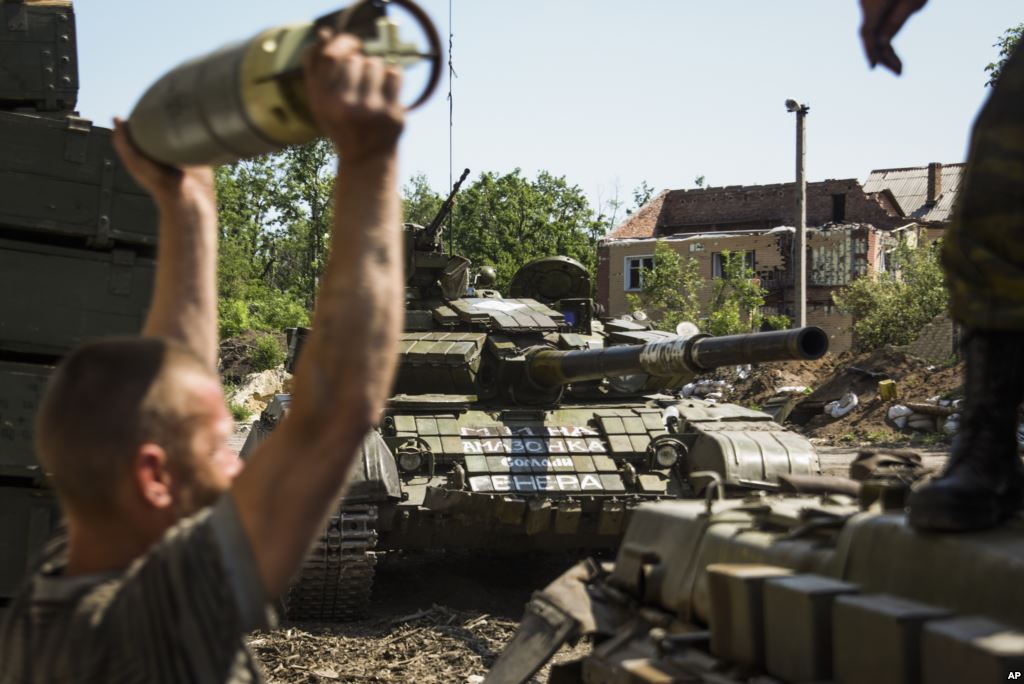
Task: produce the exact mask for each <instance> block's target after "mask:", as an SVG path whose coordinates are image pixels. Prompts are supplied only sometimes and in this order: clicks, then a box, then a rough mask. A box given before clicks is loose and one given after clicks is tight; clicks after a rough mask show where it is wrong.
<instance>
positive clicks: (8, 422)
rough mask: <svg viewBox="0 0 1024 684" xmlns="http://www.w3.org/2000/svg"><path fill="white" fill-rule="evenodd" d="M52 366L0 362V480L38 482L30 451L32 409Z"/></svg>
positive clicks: (36, 468)
mask: <svg viewBox="0 0 1024 684" xmlns="http://www.w3.org/2000/svg"><path fill="white" fill-rule="evenodd" d="M52 371H53V367H52V366H48V365H44V364H35V363H12V362H9V361H0V478H11V477H14V478H19V479H25V480H28V481H29V482H41V481H42V479H43V478H42V472H41V471H40V468H39V466H38V465H37V464H36V458H35V455H34V452H33V449H32V437H33V424H34V422H35V415H36V409H38V408H39V400H40V399H41V398H42V395H43V390H44V389H46V381H47V379H48V378H49V376H50V373H51V372H52Z"/></svg>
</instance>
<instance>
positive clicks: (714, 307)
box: [704, 250, 789, 335]
mask: <svg viewBox="0 0 1024 684" xmlns="http://www.w3.org/2000/svg"><path fill="white" fill-rule="evenodd" d="M755 275H756V274H755V273H754V271H753V269H751V268H749V267H748V266H747V259H746V253H745V252H730V251H728V250H723V251H722V277H721V278H716V279H715V281H714V283H713V284H712V289H713V293H714V294H713V295H712V297H711V305H710V307H709V311H708V316H707V319H706V320H705V324H704V331H705V332H707V333H709V334H711V335H736V334H740V333H748V332H756V331H757V330H760V329H761V326H762V324H765V323H768V324H769V325H770V326H771V327H784V326H785V325H788V323H789V322H788V319H785V317H781V316H773V317H771V319H770V320H766V319H765V317H764V315H763V314H762V313H761V307H763V306H764V296H765V291H764V290H763V289H761V286H760V284H759V283H758V282H757V280H756V279H755Z"/></svg>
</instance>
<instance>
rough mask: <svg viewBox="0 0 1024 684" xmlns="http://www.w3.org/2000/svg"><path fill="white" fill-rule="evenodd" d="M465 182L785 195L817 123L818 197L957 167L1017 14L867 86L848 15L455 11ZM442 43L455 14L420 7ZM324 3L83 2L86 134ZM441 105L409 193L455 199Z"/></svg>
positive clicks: (737, 10)
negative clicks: (426, 186) (796, 109)
mask: <svg viewBox="0 0 1024 684" xmlns="http://www.w3.org/2000/svg"><path fill="white" fill-rule="evenodd" d="M453 2H454V14H453V19H454V21H453V24H454V33H455V39H454V41H455V50H454V58H455V68H456V71H457V73H458V78H457V79H456V80H455V83H454V91H455V93H454V94H455V143H454V148H455V168H456V175H458V172H459V170H461V169H462V168H463V167H464V166H469V167H471V168H472V169H473V172H474V176H475V175H476V174H477V173H478V172H480V171H483V170H493V171H499V172H505V171H509V170H511V169H513V168H515V167H517V166H518V167H521V168H522V169H523V170H524V171H525V172H526V173H528V174H530V175H532V174H534V173H535V172H536V171H538V170H540V169H546V170H548V171H551V172H553V173H555V174H559V175H562V174H564V175H565V176H566V177H567V178H568V179H569V180H570V182H572V183H575V184H578V185H579V186H580V187H582V188H583V189H584V190H585V191H586V192H587V194H588V195H590V197H591V199H592V200H593V201H598V200H599V201H607V200H608V199H609V198H610V197H612V196H613V195H614V194H615V190H616V187H617V188H618V192H619V195H620V198H621V199H623V200H624V201H626V202H627V203H628V201H629V200H630V199H631V196H632V189H633V188H634V187H635V186H636V185H638V184H639V183H640V182H641V181H642V180H646V181H647V182H649V183H650V184H651V185H653V186H654V187H655V188H656V189H662V188H681V187H691V186H692V185H693V180H694V178H695V177H696V176H698V175H701V174H703V175H705V176H706V177H707V179H708V181H709V182H710V183H711V184H713V185H734V184H749V183H770V182H778V181H786V180H789V179H791V178H792V176H793V135H794V133H793V126H794V123H793V115H792V114H788V113H787V112H786V111H785V108H784V106H783V102H784V101H785V100H786V99H787V98H790V97H792V98H796V99H798V100H800V101H803V102H807V103H809V104H810V105H811V114H810V116H809V118H808V177H809V179H811V180H820V179H825V178H846V177H856V178H860V179H863V178H864V177H865V176H866V175H867V173H868V172H869V171H870V170H871V169H873V168H883V167H895V166H916V165H923V164H926V163H927V162H930V161H941V162H947V163H948V162H957V161H962V160H963V159H964V157H965V155H966V151H965V150H966V146H967V139H968V133H969V129H970V125H971V122H972V121H973V119H974V116H975V114H976V113H977V111H978V109H979V107H980V106H981V104H982V102H983V100H984V97H985V96H986V94H987V92H988V89H987V88H985V87H984V83H985V81H986V74H985V72H984V66H985V65H986V64H988V63H989V62H991V61H993V59H994V58H995V56H996V53H997V50H996V49H995V48H993V47H992V44H993V43H994V42H995V40H996V39H997V37H998V36H999V35H1000V34H1001V33H1002V32H1003V31H1004V30H1005V29H1006V28H1008V27H1010V26H1012V25H1016V24H1018V23H1020V22H1022V21H1024V4H1022V3H1021V1H1020V0H977V1H975V2H964V1H963V0H957V1H953V0H932V2H930V3H929V4H928V6H926V7H925V9H924V10H922V11H921V12H920V13H918V14H917V15H916V16H915V17H914V18H912V19H911V21H910V22H909V24H908V25H907V26H906V27H905V28H904V31H903V33H901V34H900V36H899V37H898V39H897V41H896V49H897V51H898V53H899V54H900V55H901V57H902V58H903V61H904V75H903V76H902V77H901V78H896V77H894V76H892V75H891V74H889V73H888V72H883V71H881V70H875V71H871V70H869V69H868V67H867V65H866V63H865V60H864V57H863V55H862V52H861V48H860V44H859V42H858V39H857V26H858V21H859V9H858V3H857V1H856V0H828V1H827V2H824V1H823V0H777V1H774V2H772V1H767V0H705V1H703V2H697V1H695V0H630V1H624V0H614V1H613V0H519V1H518V2H512V1H511V0H453ZM423 4H424V6H425V7H426V8H427V10H428V12H430V13H431V14H432V16H434V17H435V19H436V21H437V22H438V25H439V28H440V29H441V31H442V32H443V33H445V34H447V30H448V3H447V0H425V1H424V3H423ZM335 7H337V5H332V4H330V3H328V2H324V1H323V0H289V2H269V1H268V0H204V1H202V2H200V1H199V0H176V2H172V3H153V2H140V1H139V0H78V1H77V2H76V12H77V20H78V38H79V54H80V59H81V65H80V68H81V72H80V73H81V83H82V89H81V95H80V100H79V108H80V109H81V111H82V114H83V115H84V116H87V117H89V118H92V119H94V120H95V121H97V122H98V123H102V124H104V125H109V121H110V119H111V117H112V116H113V115H114V114H125V113H127V112H129V111H130V110H131V107H132V105H133V103H134V101H135V100H136V98H137V97H138V96H139V95H140V94H141V93H142V91H143V90H144V89H145V88H146V87H147V86H148V85H149V84H150V82H152V81H153V80H154V79H155V78H156V77H158V76H159V75H160V74H161V73H162V72H163V71H165V70H166V69H167V68H169V67H170V66H172V65H174V64H177V63H179V62H180V61H182V60H184V59H186V58H189V57H192V56H195V55H197V54H200V53H204V52H207V51H209V50H211V49H213V48H216V47H218V46H220V45H221V44H223V43H226V42H229V41H233V40H238V39H242V38H246V37H248V36H250V35H252V34H254V33H255V32H257V31H258V30H260V29H262V28H265V27H267V26H271V25H274V24H276V23H282V22H288V21H294V20H302V19H308V18H313V17H315V16H317V15H320V14H323V13H326V12H327V11H330V10H331V9H333V8H335ZM446 88H447V81H446V82H445V83H444V84H443V85H442V92H441V93H439V95H438V96H436V97H435V99H434V100H433V102H432V103H431V104H429V105H428V106H427V107H425V108H424V109H422V110H420V111H418V112H416V113H414V114H412V115H411V116H410V118H409V122H408V126H407V130H406V134H405V138H404V143H403V149H402V176H403V181H404V180H405V179H407V178H408V177H409V176H410V175H412V174H414V173H417V172H423V173H426V174H427V176H428V178H429V179H430V181H431V183H432V185H433V186H434V187H435V188H436V189H438V190H443V189H445V188H446V187H447V183H448V104H447V102H446V101H445V97H444V92H443V91H444V90H445V89H446Z"/></svg>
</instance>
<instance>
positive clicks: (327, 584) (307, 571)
mask: <svg viewBox="0 0 1024 684" xmlns="http://www.w3.org/2000/svg"><path fill="white" fill-rule="evenodd" d="M376 525H377V507H376V506H370V505H363V506H341V507H340V509H339V511H338V515H334V516H331V518H330V519H329V520H328V521H327V526H326V528H325V529H324V532H323V534H322V535H321V536H320V538H319V539H318V540H317V541H316V543H315V544H314V545H313V548H312V549H310V553H309V556H307V558H306V561H305V563H303V565H302V569H301V570H300V571H299V575H298V576H297V577H296V578H295V580H293V581H292V584H291V586H290V587H289V588H288V592H287V594H286V596H285V597H284V601H283V602H284V609H285V616H286V617H287V618H288V619H289V620H317V621H323V622H343V621H346V620H357V619H359V618H362V617H365V616H366V613H367V610H368V608H369V605H370V593H371V591H372V590H373V573H374V567H375V565H376V563H377V558H376V554H374V553H373V548H374V547H375V546H376V545H377V532H376Z"/></svg>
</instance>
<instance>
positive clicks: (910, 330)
mask: <svg viewBox="0 0 1024 684" xmlns="http://www.w3.org/2000/svg"><path fill="white" fill-rule="evenodd" d="M940 248H941V247H940V243H939V242H935V243H933V244H930V245H920V246H918V247H917V248H916V249H914V248H911V247H909V246H908V245H907V243H906V242H903V243H901V244H900V245H899V246H898V247H897V248H896V249H895V250H894V251H893V252H892V255H891V257H890V259H889V265H888V269H887V271H886V272H885V273H880V274H879V275H878V277H877V278H871V277H869V276H862V277H860V278H857V279H856V280H854V281H853V282H852V283H850V285H848V286H847V287H845V288H843V289H842V290H840V291H839V292H837V293H836V294H834V295H833V297H832V298H833V300H834V301H835V303H836V305H837V306H838V307H839V310H840V311H843V312H845V313H849V314H851V315H852V316H853V319H854V323H853V333H854V344H855V346H856V347H857V349H874V348H876V347H880V346H883V345H890V344H891V345H901V344H909V343H911V342H913V341H914V339H915V338H916V337H917V334H918V332H919V331H920V330H921V328H922V327H923V326H924V325H925V324H927V323H928V322H930V321H931V320H932V319H933V318H935V317H936V316H937V315H939V314H940V313H942V312H943V311H945V310H946V307H947V305H948V303H949V294H948V292H947V290H946V287H945V281H944V278H943V273H942V266H941V264H940V263H939V250H940Z"/></svg>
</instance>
